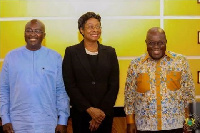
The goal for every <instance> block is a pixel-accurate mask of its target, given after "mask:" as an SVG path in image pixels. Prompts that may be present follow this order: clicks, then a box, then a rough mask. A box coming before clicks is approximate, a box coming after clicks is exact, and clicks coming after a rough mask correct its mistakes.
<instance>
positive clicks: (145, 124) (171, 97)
mask: <svg viewBox="0 0 200 133" xmlns="http://www.w3.org/2000/svg"><path fill="white" fill-rule="evenodd" d="M194 91H195V87H194V82H193V79H192V74H191V72H190V69H189V65H188V62H187V60H186V58H185V57H184V56H182V55H180V54H176V53H174V52H170V51H169V52H166V54H165V56H164V57H163V58H161V59H160V60H153V59H152V58H151V57H150V56H149V55H148V54H144V55H142V56H141V57H139V58H136V59H134V60H132V62H131V64H130V66H129V68H128V72H127V80H126V87H125V113H126V115H131V114H135V122H136V126H137V130H141V131H144V130H151V131H156V130H170V129H177V128H182V127H183V123H184V119H185V114H184V113H185V108H186V107H187V105H188V103H189V102H192V101H194V96H195V94H194Z"/></svg>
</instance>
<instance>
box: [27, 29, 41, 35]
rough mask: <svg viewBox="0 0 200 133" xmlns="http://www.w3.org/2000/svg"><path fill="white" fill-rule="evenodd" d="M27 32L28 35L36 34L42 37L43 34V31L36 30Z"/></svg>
mask: <svg viewBox="0 0 200 133" xmlns="http://www.w3.org/2000/svg"><path fill="white" fill-rule="evenodd" d="M25 32H26V33H27V34H31V33H35V34H37V35H40V34H42V33H43V31H41V30H39V29H34V30H33V29H26V30H25Z"/></svg>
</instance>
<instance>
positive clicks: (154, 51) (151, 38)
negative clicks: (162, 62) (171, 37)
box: [146, 32, 167, 60]
mask: <svg viewBox="0 0 200 133" xmlns="http://www.w3.org/2000/svg"><path fill="white" fill-rule="evenodd" d="M166 43H167V40H166V38H165V35H164V34H162V33H159V32H157V33H149V34H148V35H147V39H146V44H147V51H148V53H149V55H150V56H151V58H153V59H155V60H159V59H161V58H162V57H163V56H164V55H165V51H166Z"/></svg>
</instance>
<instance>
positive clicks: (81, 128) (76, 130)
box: [71, 109, 113, 133]
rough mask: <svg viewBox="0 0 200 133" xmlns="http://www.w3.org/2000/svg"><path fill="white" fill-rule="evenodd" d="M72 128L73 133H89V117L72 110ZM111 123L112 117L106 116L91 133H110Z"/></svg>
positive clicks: (85, 113) (84, 113)
mask: <svg viewBox="0 0 200 133" xmlns="http://www.w3.org/2000/svg"><path fill="white" fill-rule="evenodd" d="M71 113H72V128H73V133H91V131H90V130H89V126H90V124H89V122H90V121H91V119H92V118H91V116H90V115H89V114H88V113H87V112H78V111H74V110H73V109H72V112H71ZM112 123H113V115H112V116H109V115H106V117H105V119H104V120H103V121H102V123H101V124H100V126H99V128H98V129H97V130H96V131H94V132H92V133H111V131H112Z"/></svg>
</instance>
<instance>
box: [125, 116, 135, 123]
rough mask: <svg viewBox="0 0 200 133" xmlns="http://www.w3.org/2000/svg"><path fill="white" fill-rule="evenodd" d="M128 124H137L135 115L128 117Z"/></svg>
mask: <svg viewBox="0 0 200 133" xmlns="http://www.w3.org/2000/svg"><path fill="white" fill-rule="evenodd" d="M126 123H127V124H135V115H134V114H131V115H126Z"/></svg>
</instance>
